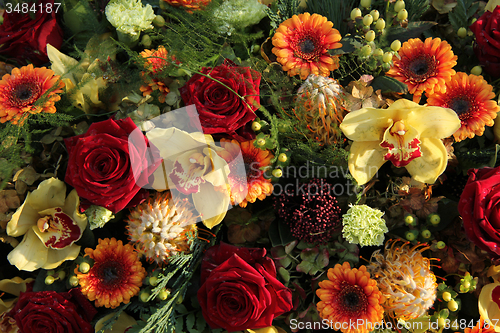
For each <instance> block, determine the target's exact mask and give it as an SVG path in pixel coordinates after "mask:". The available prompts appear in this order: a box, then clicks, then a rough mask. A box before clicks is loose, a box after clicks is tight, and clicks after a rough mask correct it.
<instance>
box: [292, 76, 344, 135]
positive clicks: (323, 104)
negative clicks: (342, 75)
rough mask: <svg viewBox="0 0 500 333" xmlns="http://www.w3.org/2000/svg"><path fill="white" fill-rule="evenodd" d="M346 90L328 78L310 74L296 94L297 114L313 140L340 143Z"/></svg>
mask: <svg viewBox="0 0 500 333" xmlns="http://www.w3.org/2000/svg"><path fill="white" fill-rule="evenodd" d="M343 95H344V89H343V88H342V86H341V85H340V84H338V82H337V81H336V80H334V79H332V78H329V77H323V76H320V75H315V74H311V75H309V77H308V78H307V80H305V81H304V83H303V84H302V86H300V88H299V90H298V91H297V101H296V107H295V115H296V117H297V118H298V119H299V121H300V122H301V124H303V125H304V126H305V127H307V129H306V130H307V133H308V134H309V136H310V137H311V138H313V139H314V140H317V141H319V142H321V143H323V144H326V145H330V144H333V143H336V142H338V141H339V140H340V137H341V135H342V132H341V131H340V129H339V125H340V123H341V122H342V120H343V119H344V111H343V109H342V105H341V104H342V103H341V101H342V98H343Z"/></svg>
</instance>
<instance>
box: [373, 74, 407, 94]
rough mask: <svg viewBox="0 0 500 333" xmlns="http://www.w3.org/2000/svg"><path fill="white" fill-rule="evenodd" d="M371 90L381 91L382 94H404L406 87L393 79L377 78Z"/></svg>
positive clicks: (387, 77) (386, 77)
mask: <svg viewBox="0 0 500 333" xmlns="http://www.w3.org/2000/svg"><path fill="white" fill-rule="evenodd" d="M371 86H372V87H373V90H374V91H377V90H379V89H380V90H381V91H382V93H387V92H396V93H402V94H406V93H407V92H408V86H407V85H406V84H404V83H402V82H399V81H398V80H396V79H395V78H392V77H389V76H377V77H376V78H375V79H374V80H373V82H372V85H371Z"/></svg>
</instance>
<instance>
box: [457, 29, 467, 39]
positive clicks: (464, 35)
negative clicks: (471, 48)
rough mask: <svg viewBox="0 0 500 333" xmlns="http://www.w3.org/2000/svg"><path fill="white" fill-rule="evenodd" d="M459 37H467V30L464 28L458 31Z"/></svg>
mask: <svg viewBox="0 0 500 333" xmlns="http://www.w3.org/2000/svg"><path fill="white" fill-rule="evenodd" d="M457 36H458V37H460V38H465V37H467V29H466V28H464V27H461V28H460V29H458V31H457Z"/></svg>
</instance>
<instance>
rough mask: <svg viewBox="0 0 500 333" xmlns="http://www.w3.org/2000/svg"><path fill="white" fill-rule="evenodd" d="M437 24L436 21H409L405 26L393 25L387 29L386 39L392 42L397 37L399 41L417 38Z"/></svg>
mask: <svg viewBox="0 0 500 333" xmlns="http://www.w3.org/2000/svg"><path fill="white" fill-rule="evenodd" d="M435 25H437V23H436V22H432V21H418V22H410V23H408V26H407V27H406V28H403V27H394V28H391V29H390V30H389V33H388V34H387V41H388V42H389V43H392V42H393V41H394V40H396V39H398V40H399V41H401V43H403V42H406V41H407V40H408V39H410V38H418V37H420V35H421V34H422V33H423V32H424V31H426V30H429V29H430V28H432V27H433V26H435Z"/></svg>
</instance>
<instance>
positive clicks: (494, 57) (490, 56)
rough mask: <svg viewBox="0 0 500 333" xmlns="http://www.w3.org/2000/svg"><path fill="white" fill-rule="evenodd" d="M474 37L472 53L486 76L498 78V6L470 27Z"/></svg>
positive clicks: (499, 39)
mask: <svg viewBox="0 0 500 333" xmlns="http://www.w3.org/2000/svg"><path fill="white" fill-rule="evenodd" d="M470 30H472V32H473V33H474V35H476V44H475V47H474V52H475V53H476V56H477V58H478V59H479V63H480V64H481V65H483V66H484V67H485V70H486V72H487V73H488V74H490V75H491V76H494V77H500V6H497V7H496V8H495V10H494V11H493V12H490V11H488V10H487V11H485V12H484V14H483V15H482V16H481V17H480V18H479V19H478V20H477V21H476V22H474V23H473V24H472V25H471V26H470Z"/></svg>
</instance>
